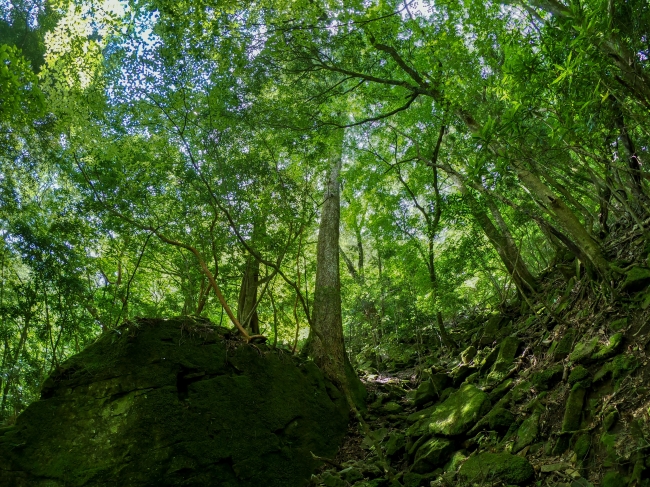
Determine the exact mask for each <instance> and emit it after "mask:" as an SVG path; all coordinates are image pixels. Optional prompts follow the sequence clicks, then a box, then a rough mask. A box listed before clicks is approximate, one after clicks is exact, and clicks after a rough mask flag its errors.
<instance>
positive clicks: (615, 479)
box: [600, 471, 627, 487]
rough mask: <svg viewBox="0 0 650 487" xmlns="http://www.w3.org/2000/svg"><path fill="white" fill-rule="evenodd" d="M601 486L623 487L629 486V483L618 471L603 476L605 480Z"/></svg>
mask: <svg viewBox="0 0 650 487" xmlns="http://www.w3.org/2000/svg"><path fill="white" fill-rule="evenodd" d="M600 485H601V486H602V487H621V485H627V481H626V479H625V477H624V476H623V475H621V474H620V473H618V472H616V471H614V472H607V473H606V474H605V475H604V476H603V480H602V482H601V484H600Z"/></svg>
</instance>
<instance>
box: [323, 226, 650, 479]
mask: <svg viewBox="0 0 650 487" xmlns="http://www.w3.org/2000/svg"><path fill="white" fill-rule="evenodd" d="M607 250H608V252H609V254H610V258H611V259H612V260H613V261H615V262H616V264H617V266H618V267H619V268H624V269H625V271H626V274H625V275H622V276H619V279H618V280H616V281H612V282H611V283H608V284H606V285H603V284H602V283H597V282H594V281H593V280H591V279H590V278H589V277H587V276H584V275H581V274H582V272H583V271H584V269H580V268H579V267H576V261H571V260H569V259H566V260H564V261H559V262H558V263H557V264H556V265H554V266H553V267H552V268H551V269H549V270H548V271H547V272H546V273H545V275H544V276H542V291H541V292H540V293H539V294H538V296H537V298H536V300H535V301H534V302H529V303H528V304H526V305H524V306H522V305H521V304H517V305H516V306H506V307H504V309H502V310H501V311H500V312H498V313H493V314H488V315H481V316H473V317H468V318H465V319H463V320H460V321H459V322H457V323H455V326H453V327H452V329H451V332H452V336H453V337H454V339H455V341H456V343H458V344H459V347H458V349H457V350H454V351H450V350H446V351H445V350H440V348H439V347H438V346H437V345H436V343H435V342H434V343H431V344H430V345H429V347H428V348H427V344H426V343H424V344H423V346H424V347H425V348H424V352H422V350H421V351H420V353H419V354H418V359H419V360H411V363H407V364H404V363H403V364H401V365H394V363H393V364H391V365H392V367H389V368H388V369H383V370H381V372H379V371H378V370H377V366H378V365H379V367H380V368H381V364H378V363H377V362H376V361H374V360H370V361H369V362H366V363H365V364H364V367H363V368H364V369H365V370H363V371H362V373H363V379H364V381H365V382H366V385H367V388H368V391H369V395H368V411H367V414H366V417H367V420H368V422H369V425H370V427H371V429H372V431H373V433H372V434H373V435H374V439H375V440H376V441H375V442H373V441H371V440H370V438H367V437H365V436H364V435H363V434H361V433H360V431H361V430H360V427H359V426H358V425H357V424H352V425H351V426H350V431H349V434H348V437H347V439H346V442H345V444H344V445H343V446H342V447H341V449H340V450H339V453H338V455H337V457H336V458H334V459H333V463H332V464H330V465H327V466H325V467H323V469H322V470H321V472H320V473H319V474H318V475H317V476H314V477H313V478H312V485H325V486H328V487H334V486H336V487H344V486H348V485H354V486H357V487H371V486H372V487H380V486H384V485H386V486H388V485H391V486H397V485H403V486H406V487H420V486H429V485H431V486H452V485H461V486H462V485H491V486H499V485H539V486H543V485H548V486H571V487H579V486H582V487H588V486H601V485H602V486H607V487H610V486H622V485H628V486H643V485H650V456H649V455H648V453H649V452H650V366H649V364H648V357H647V353H648V346H649V345H650V291H649V290H648V289H647V287H648V284H650V269H648V264H647V262H646V261H645V257H646V252H645V249H644V248H643V238H642V235H641V233H640V232H639V231H636V230H631V231H623V230H620V231H619V232H618V233H617V234H614V235H612V237H611V238H610V239H609V244H608V245H607ZM531 305H532V306H531ZM414 357H415V354H414ZM413 362H415V363H413ZM373 366H374V367H373ZM376 445H381V448H382V453H383V456H384V457H385V458H386V459H387V463H388V464H389V466H390V471H389V472H386V471H385V469H384V465H383V464H382V462H381V461H380V458H379V456H378V455H377V452H376V451H375V446H376ZM646 457H648V459H646ZM333 465H337V467H336V468H335V467H333Z"/></svg>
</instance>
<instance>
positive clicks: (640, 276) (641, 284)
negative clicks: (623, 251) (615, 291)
mask: <svg viewBox="0 0 650 487" xmlns="http://www.w3.org/2000/svg"><path fill="white" fill-rule="evenodd" d="M649 284H650V269H648V268H647V267H640V266H634V267H632V269H630V270H629V271H627V273H626V274H625V281H624V282H623V286H622V289H623V291H627V292H637V291H642V290H643V289H645V288H646V287H648V285H649Z"/></svg>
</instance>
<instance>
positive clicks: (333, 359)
mask: <svg viewBox="0 0 650 487" xmlns="http://www.w3.org/2000/svg"><path fill="white" fill-rule="evenodd" d="M340 136H341V141H340V142H339V144H337V147H336V149H335V150H336V151H337V153H336V154H335V155H334V156H332V160H331V165H330V172H329V177H328V182H327V187H326V190H325V201H324V203H323V206H322V210H321V221H320V227H319V230H318V244H317V265H316V288H315V290H314V302H313V306H312V317H313V330H312V331H313V333H312V334H311V337H310V344H309V352H310V354H311V355H312V356H313V357H314V360H315V362H316V363H317V365H318V366H319V367H320V368H321V370H323V372H324V373H325V375H326V376H327V377H329V378H330V379H331V380H333V381H335V382H336V383H338V384H340V385H341V386H343V387H347V379H346V374H345V358H346V355H345V343H344V340H343V320H342V316H341V280H340V275H339V225H340V220H341V195H340V182H339V174H340V171H341V162H342V159H341V144H342V136H343V133H342V132H341V135H340Z"/></svg>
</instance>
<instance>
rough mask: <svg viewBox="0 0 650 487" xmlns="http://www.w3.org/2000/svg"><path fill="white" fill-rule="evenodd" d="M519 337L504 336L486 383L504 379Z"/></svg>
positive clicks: (514, 353)
mask: <svg viewBox="0 0 650 487" xmlns="http://www.w3.org/2000/svg"><path fill="white" fill-rule="evenodd" d="M519 345H520V342H519V339H518V338H516V337H506V338H505V339H504V340H503V341H502V342H501V346H500V347H499V355H498V357H497V360H496V362H494V365H493V366H492V370H490V373H489V374H488V376H487V380H488V383H493V384H494V383H498V382H501V381H502V380H503V379H505V376H506V375H507V373H508V372H509V371H510V368H511V366H512V363H513V361H514V359H515V356H516V355H517V350H518V349H519Z"/></svg>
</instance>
